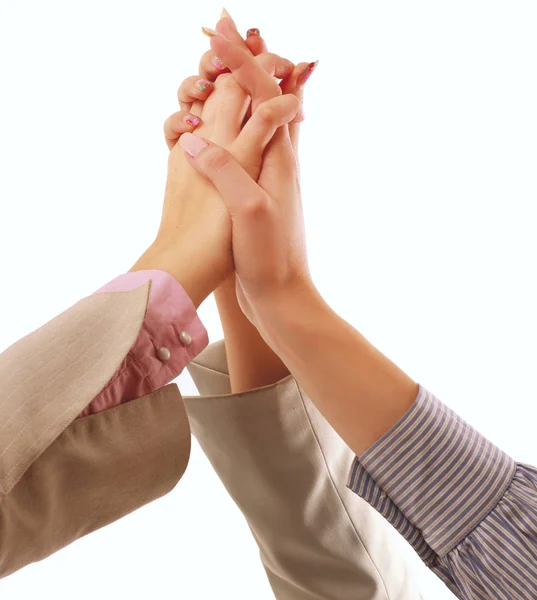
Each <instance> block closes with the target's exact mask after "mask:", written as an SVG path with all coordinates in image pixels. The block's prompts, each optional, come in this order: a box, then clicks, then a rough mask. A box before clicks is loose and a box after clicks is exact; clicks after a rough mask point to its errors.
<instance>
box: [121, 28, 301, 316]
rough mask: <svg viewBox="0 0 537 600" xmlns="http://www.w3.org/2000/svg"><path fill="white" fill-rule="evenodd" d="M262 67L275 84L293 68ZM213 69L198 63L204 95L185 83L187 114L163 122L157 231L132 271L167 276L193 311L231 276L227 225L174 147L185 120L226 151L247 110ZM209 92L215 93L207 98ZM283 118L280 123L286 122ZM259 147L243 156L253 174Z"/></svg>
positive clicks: (194, 81) (276, 61)
mask: <svg viewBox="0 0 537 600" xmlns="http://www.w3.org/2000/svg"><path fill="white" fill-rule="evenodd" d="M225 21H226V19H225V20H224V22H225ZM237 35H238V34H237ZM239 37H240V36H239ZM241 39H242V38H241ZM213 58H214V57H213ZM262 62H263V64H264V68H267V69H268V70H269V71H270V73H271V75H275V76H277V77H280V78H282V77H287V76H288V75H289V73H290V71H292V70H293V67H294V65H293V64H292V63H290V61H287V60H285V59H281V58H280V57H278V56H276V55H269V54H267V55H264V56H263V60H262ZM214 63H215V61H214V60H211V59H210V57H209V56H208V55H205V56H204V57H203V59H202V62H201V71H202V75H205V77H204V78H202V79H205V83H206V84H207V85H203V86H201V87H203V88H205V89H200V85H199V83H200V77H197V76H196V77H191V78H188V79H187V80H185V82H184V83H183V85H182V86H181V88H180V89H179V93H178V96H179V100H180V103H181V106H182V107H183V108H185V109H188V108H189V107H190V109H191V110H190V111H189V112H187V111H185V110H183V111H181V112H180V113H176V114H175V115H173V116H172V117H170V119H168V121H167V122H166V126H165V132H166V139H167V142H168V146H169V147H170V148H171V153H170V158H169V164H168V180H167V184H166V194H165V200H164V207H163V215H162V220H161V225H160V228H159V232H158V234H157V237H156V239H155V241H154V242H153V243H152V245H151V246H150V248H149V249H148V250H147V251H146V252H145V253H144V255H143V256H142V257H141V258H140V260H139V261H138V262H137V263H136V265H135V266H134V267H133V269H132V270H138V269H146V268H160V269H162V270H166V271H168V272H170V273H171V274H173V275H174V276H175V277H176V278H177V279H178V280H179V282H180V283H181V284H182V285H183V287H184V288H185V290H186V291H187V293H188V294H189V295H190V297H191V298H192V300H193V303H194V304H195V306H198V305H199V304H200V303H201V301H202V300H203V299H204V298H205V297H206V296H207V295H208V294H209V293H210V292H211V291H212V290H213V289H214V288H216V287H217V286H218V285H219V284H220V283H221V282H222V281H223V280H224V279H226V277H228V276H229V275H230V274H231V273H232V272H233V260H232V254H231V222H230V217H229V213H228V211H227V209H226V207H225V204H224V203H223V202H222V199H221V198H220V196H219V195H218V194H217V193H216V192H215V190H214V188H213V187H212V186H211V185H210V184H209V183H208V182H207V181H206V180H204V179H203V178H200V177H199V175H198V174H197V173H196V172H195V171H194V170H193V169H192V168H191V167H190V165H189V164H188V163H187V162H186V161H185V158H184V153H183V152H182V151H181V150H180V149H179V148H177V149H176V147H175V142H176V141H177V139H178V137H179V136H180V135H181V134H182V133H184V132H185V118H186V120H187V121H188V123H187V125H189V126H190V127H192V126H195V125H199V131H202V132H204V134H205V135H207V136H208V137H209V138H210V139H214V140H216V141H217V142H218V143H219V144H221V145H223V146H224V147H230V146H231V144H232V142H233V141H234V140H235V139H236V138H237V135H238V134H239V132H240V129H241V126H242V124H243V122H244V120H245V117H246V114H247V111H248V108H249V106H250V99H249V97H248V95H247V94H246V93H245V91H244V90H243V89H242V88H241V87H240V86H239V85H237V84H236V82H235V79H234V78H233V77H231V76H230V75H229V74H228V75H225V74H224V75H222V76H220V77H218V80H217V81H216V84H213V83H212V82H211V81H210V79H211V78H212V79H214V77H215V76H216V73H215V71H214V69H215V67H214ZM211 69H212V70H211ZM212 88H214V90H215V93H211V92H212ZM209 96H210V98H209ZM207 98H209V100H207ZM203 100H206V103H205V105H204V106H203V114H202V117H201V119H200V118H199V117H198V115H196V114H194V113H195V112H196V111H198V110H199V106H200V104H202V102H203ZM194 102H195V103H196V106H194ZM189 105H191V106H189ZM282 108H283V110H284V113H285V110H286V109H285V107H284V106H283V105H278V106H277V107H276V108H275V109H274V110H275V111H276V112H277V113H278V115H279V118H282V113H281V110H282ZM278 111H279V112H278ZM286 114H287V113H285V114H284V115H283V118H287V117H286ZM261 116H262V114H261ZM197 119H200V120H199V121H198V120H197ZM254 123H255V120H254ZM278 124H279V121H278ZM267 127H268V128H269V133H266V134H265V138H266V141H265V142H264V145H266V143H267V142H268V140H269V139H270V137H271V135H272V133H273V131H274V125H273V124H271V123H264V124H261V125H260V126H259V127H258V129H259V131H260V132H266V131H267ZM187 131H188V129H187ZM266 136H268V137H266ZM264 145H263V144H262V145H261V147H259V148H258V147H256V148H254V150H253V151H252V152H251V153H250V152H249V153H248V154H246V158H247V159H248V160H249V161H250V163H252V160H253V161H254V163H255V164H254V168H255V169H259V166H260V164H261V158H262V152H263V148H264ZM207 232H210V235H207Z"/></svg>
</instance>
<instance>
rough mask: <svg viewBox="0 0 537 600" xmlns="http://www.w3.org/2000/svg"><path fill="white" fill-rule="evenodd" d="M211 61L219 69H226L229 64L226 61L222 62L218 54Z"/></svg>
mask: <svg viewBox="0 0 537 600" xmlns="http://www.w3.org/2000/svg"><path fill="white" fill-rule="evenodd" d="M211 63H212V64H213V65H214V66H215V67H216V68H217V69H218V70H219V71H225V70H226V69H227V65H226V63H224V62H222V61H221V60H220V59H219V58H218V56H213V58H212V59H211Z"/></svg>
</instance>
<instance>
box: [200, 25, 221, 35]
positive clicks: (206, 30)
mask: <svg viewBox="0 0 537 600" xmlns="http://www.w3.org/2000/svg"><path fill="white" fill-rule="evenodd" d="M201 30H202V31H203V33H204V34H205V35H206V36H207V37H214V36H215V35H219V36H220V37H226V36H225V35H222V34H221V33H219V32H218V31H215V30H214V29H211V28H210V27H202V28H201Z"/></svg>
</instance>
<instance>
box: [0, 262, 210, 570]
mask: <svg viewBox="0 0 537 600" xmlns="http://www.w3.org/2000/svg"><path fill="white" fill-rule="evenodd" d="M182 294H184V291H183V290H182V288H181V287H180V286H179V284H178V283H177V282H176V281H175V280H174V279H173V278H172V277H171V275H168V274H167V273H164V272H157V271H145V272H142V271H140V272H134V273H128V274H126V275H124V276H121V277H120V278H117V280H114V282H111V286H110V287H108V288H106V289H104V290H103V289H102V290H101V292H100V293H99V292H97V293H95V294H92V295H90V296H88V297H86V298H83V299H82V300H80V301H79V302H77V303H76V304H75V305H73V306H72V307H70V308H68V309H67V310H65V311H64V312H62V313H61V314H60V315H58V316H56V317H55V318H53V319H52V320H51V321H49V322H48V323H45V324H44V325H43V326H41V327H40V328H39V329H37V330H35V331H33V332H31V333H30V334H28V335H27V336H25V337H23V338H22V339H20V340H18V341H17V342H15V343H14V344H13V345H11V346H10V347H9V348H7V349H6V350H5V351H4V352H2V354H0V384H1V389H0V577H5V576H7V575H9V574H11V573H13V572H14V571H17V570H19V569H21V568H22V567H24V566H26V565H28V564H30V563H32V562H35V561H38V560H42V559H43V558H46V557H47V556H49V555H50V554H52V553H54V552H56V551H57V550H59V549H60V548H63V547H64V546H66V545H68V544H70V543H72V542H73V541H75V540H76V539H78V538H80V537H82V536H84V535H86V534H88V533H90V532H92V531H95V530H96V529H99V528H100V527H103V526H105V525H107V524H109V523H111V522H113V521H115V520H117V519H119V518H121V517H123V516H124V515H126V514H128V513H130V512H132V511H134V510H136V509H138V508H140V507H141V506H143V505H145V504H147V503H149V502H152V501H153V500H155V499H157V498H159V497H161V496H163V495H164V494H166V493H168V492H169V491H170V490H172V489H173V488H174V487H175V485H176V484H177V482H178V481H179V480H180V478H181V477H182V475H183V473H184V471H185V469H186V466H187V464H188V459H189V456H190V427H189V423H188V419H187V416H186V412H185V408H184V403H183V400H182V397H181V394H180V393H179V390H178V387H177V385H175V384H169V385H166V383H167V382H168V381H171V380H172V379H173V378H174V377H175V376H176V375H177V374H178V373H179V372H180V370H181V369H182V368H183V367H184V365H185V364H186V362H187V361H188V360H190V359H191V358H192V357H193V356H194V355H195V354H196V352H198V351H199V350H201V349H202V348H203V346H204V344H206V343H207V336H206V332H205V329H204V328H203V326H202V325H201V323H200V322H199V320H197V316H196V314H195V311H194V309H193V306H192V304H191V303H190V301H189V299H188V298H186V297H185V296H186V295H185V296H182ZM176 301H178V304H177V305H176V304H175V302H176ZM163 348H166V350H167V352H166V353H163V352H162V349H163ZM129 369H130V370H131V371H132V370H133V369H134V370H135V373H136V375H135V376H133V377H130V376H129V375H128V373H129ZM136 377H137V378H138V380H136ZM114 386H115V387H114ZM107 393H108V394H109V397H110V398H113V399H114V402H112V403H110V404H106V403H103V404H101V405H98V406H97V407H96V408H97V409H98V412H96V411H94V412H93V414H88V415H87V416H84V417H83V418H77V416H78V415H80V413H81V411H83V410H84V408H85V407H87V406H88V405H89V404H90V402H92V401H93V400H94V399H96V398H104V397H105V395H106V394H107ZM105 408H106V409H107V410H104V409H105Z"/></svg>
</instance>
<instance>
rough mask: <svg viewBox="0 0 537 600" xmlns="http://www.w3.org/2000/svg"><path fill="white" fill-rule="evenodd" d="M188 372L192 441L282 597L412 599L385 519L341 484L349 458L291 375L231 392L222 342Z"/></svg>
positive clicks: (311, 599) (411, 588)
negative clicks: (192, 386)
mask: <svg viewBox="0 0 537 600" xmlns="http://www.w3.org/2000/svg"><path fill="white" fill-rule="evenodd" d="M188 370H189V372H190V374H191V375H192V378H193V379H194V382H195V383H196V385H197V387H198V390H199V392H200V394H201V397H185V399H184V400H185V405H186V410H187V414H188V416H189V419H190V426H191V429H192V432H193V434H194V435H195V437H196V438H197V440H198V441H199V443H200V445H201V447H202V449H203V450H204V452H205V454H206V455H207V457H208V458H209V460H210V462H211V463H212V465H213V467H214V469H215V470H216V472H217V474H218V475H219V477H220V479H221V480H222V482H223V484H224V485H225V487H226V489H227V490H228V492H229V493H230V494H231V496H232V497H233V499H234V500H235V502H236V503H237V505H238V507H239V508H240V510H241V511H242V513H243V514H244V516H245V518H246V521H247V523H248V525H249V527H250V529H251V531H252V533H253V535H254V538H255V540H256V542H257V544H258V545H259V549H260V553H261V560H262V562H263V565H264V567H265V570H266V573H267V576H268V579H269V581H270V584H271V586H272V589H273V591H274V594H275V596H276V598H277V599H278V600H320V599H322V600H387V599H390V600H417V599H419V598H420V595H419V593H418V590H417V588H416V586H415V584H414V582H413V580H412V578H411V577H410V576H409V573H408V570H407V567H406V565H405V563H404V562H403V560H402V558H401V557H400V556H399V555H398V554H397V552H396V551H395V549H394V545H393V543H392V538H391V535H390V534H391V532H389V531H388V528H389V527H390V525H388V524H387V523H386V522H385V521H384V519H383V518H382V517H381V516H380V515H379V514H378V513H377V512H376V511H375V510H374V509H373V508H371V507H370V506H369V505H368V504H367V503H366V502H364V501H363V500H362V499H361V498H359V497H358V496H356V494H354V493H353V492H351V491H350V490H349V489H348V488H347V487H346V481H347V477H348V473H349V468H350V466H351V464H352V462H353V459H354V454H353V453H352V451H351V450H350V449H349V448H348V447H347V446H346V445H345V443H344V442H343V441H342V440H341V438H340V437H339V436H338V435H337V434H336V432H335V431H334V430H333V429H332V428H331V426H330V425H329V424H328V423H327V422H326V420H325V419H324V418H323V417H322V415H321V414H320V413H319V412H318V411H317V409H316V408H315V406H314V405H313V404H312V402H311V401H310V400H309V398H308V397H307V396H306V395H305V394H304V392H303V391H302V390H301V389H300V387H299V386H298V385H297V382H296V380H295V379H294V378H293V377H291V376H289V377H287V378H285V379H283V380H282V381H280V382H278V383H276V384H274V385H270V386H266V387H263V388H259V389H256V390H254V391H251V392H246V393H240V394H231V393H230V384H229V377H228V369H227V362H226V353H225V345H224V343H223V342H218V343H217V344H213V345H211V346H209V347H208V348H207V349H206V350H205V351H204V352H202V353H201V354H200V355H198V357H197V358H196V359H195V360H194V361H193V362H191V363H190V365H189V366H188Z"/></svg>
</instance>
